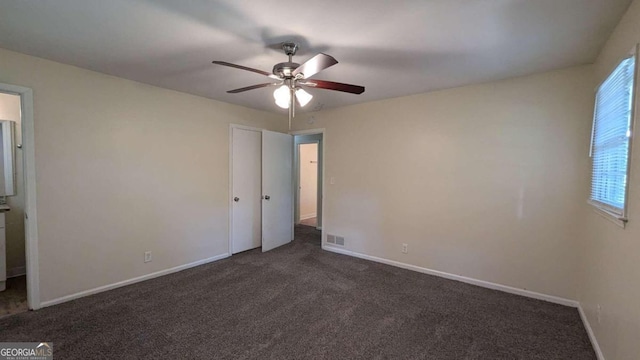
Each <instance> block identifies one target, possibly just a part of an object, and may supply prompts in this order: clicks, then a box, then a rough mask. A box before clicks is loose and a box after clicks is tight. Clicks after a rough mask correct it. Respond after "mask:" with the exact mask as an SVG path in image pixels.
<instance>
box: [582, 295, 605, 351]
mask: <svg viewBox="0 0 640 360" xmlns="http://www.w3.org/2000/svg"><path fill="white" fill-rule="evenodd" d="M578 312H579V313H580V318H581V319H582V323H583V324H584V328H585V329H586V330H587V334H588V335H589V340H590V341H591V346H592V347H593V351H595V353H596V357H597V358H598V360H605V359H604V354H603V353H602V350H601V349H600V344H598V339H596V335H595V333H594V332H593V329H592V328H591V324H590V323H589V319H588V318H587V314H585V312H584V310H582V305H580V303H578Z"/></svg>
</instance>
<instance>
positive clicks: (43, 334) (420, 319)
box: [0, 228, 595, 360]
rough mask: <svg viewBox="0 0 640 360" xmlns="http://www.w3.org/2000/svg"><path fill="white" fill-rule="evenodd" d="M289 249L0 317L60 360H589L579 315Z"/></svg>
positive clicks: (4, 325)
mask: <svg viewBox="0 0 640 360" xmlns="http://www.w3.org/2000/svg"><path fill="white" fill-rule="evenodd" d="M298 230H300V231H299V233H300V234H301V235H300V236H298V238H297V239H296V241H294V242H293V243H291V244H289V245H286V246H283V247H281V248H278V249H276V250H273V251H271V252H268V253H265V254H263V253H261V252H260V250H259V249H258V250H253V251H248V252H245V253H242V254H238V255H235V256H233V257H232V258H229V259H226V260H222V261H218V262H216V263H212V264H208V265H203V266H199V267H197V268H193V269H189V270H185V271H182V272H180V273H176V274H172V275H168V276H164V277H161V278H157V279H153V280H149V281H146V282H143V283H139V284H135V285H131V286H127V287H124V288H120V289H116V290H112V291H109V292H106V293H102V294H98V295H94V296H90V297H86V298H83V299H79V300H76V301H72V302H69V303H65V304H62V305H58V306H54V307H50V308H45V309H42V310H39V311H36V312H28V313H22V314H18V315H13V316H9V317H7V318H3V319H0V341H53V343H54V357H55V358H56V359H147V358H154V359H155V358H159V359H323V358H324V359H345V358H356V359H544V360H549V359H563V360H564V359H595V354H594V352H593V349H592V348H591V346H590V343H589V339H588V337H587V334H586V332H585V330H584V328H583V326H582V323H581V321H580V317H579V315H578V312H577V311H576V309H572V308H568V307H564V306H560V305H555V304H551V303H546V302H543V301H537V300H532V299H528V298H524V297H519V296H515V295H510V294H506V293H502V292H498V291H493V290H488V289H484V288H480V287H475V286H471V285H467V284H464V283H460V282H456V281H451V280H445V279H441V278H437V277H433V276H428V275H424V274H420V273H416V272H412V271H407V270H402V269H399V268H395V267H391V266H386V265H382V264H378V263H373V262H369V261H365V260H360V259H355V258H351V257H347V256H343V255H337V254H333V253H329V252H325V251H322V250H321V249H320V248H319V246H318V244H319V233H318V232H317V231H316V230H310V229H308V228H299V229H298Z"/></svg>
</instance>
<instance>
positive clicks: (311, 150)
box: [298, 142, 318, 227]
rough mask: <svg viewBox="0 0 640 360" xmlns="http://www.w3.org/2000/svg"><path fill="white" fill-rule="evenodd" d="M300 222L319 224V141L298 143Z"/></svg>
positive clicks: (309, 224)
mask: <svg viewBox="0 0 640 360" xmlns="http://www.w3.org/2000/svg"><path fill="white" fill-rule="evenodd" d="M298 154H299V157H298V194H299V195H298V208H299V209H300V210H299V213H300V224H301V225H307V226H313V227H317V226H318V143H317V142H316V143H310V144H298Z"/></svg>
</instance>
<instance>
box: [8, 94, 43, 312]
mask: <svg viewBox="0 0 640 360" xmlns="http://www.w3.org/2000/svg"><path fill="white" fill-rule="evenodd" d="M0 92H3V93H7V94H13V95H18V96H20V109H21V114H20V115H21V127H22V161H23V169H24V170H23V171H24V174H23V177H24V185H25V186H24V202H25V204H24V205H25V206H24V208H25V210H24V214H25V220H26V221H25V239H24V242H25V254H24V255H25V261H26V270H27V306H28V307H29V309H31V310H38V309H40V307H41V306H40V273H39V263H38V215H37V203H36V155H35V123H34V117H33V90H31V89H30V88H28V87H24V86H17V85H11V84H4V83H0Z"/></svg>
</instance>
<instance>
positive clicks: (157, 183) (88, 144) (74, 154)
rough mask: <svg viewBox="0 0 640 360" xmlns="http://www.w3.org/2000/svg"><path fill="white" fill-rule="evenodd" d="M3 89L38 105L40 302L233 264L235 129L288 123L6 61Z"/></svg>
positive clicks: (6, 57) (34, 63)
mask: <svg viewBox="0 0 640 360" xmlns="http://www.w3.org/2000/svg"><path fill="white" fill-rule="evenodd" d="M0 82H2V83H10V84H15V85H21V86H26V87H29V88H32V89H33V94H34V106H35V109H34V113H35V145H36V148H35V152H36V172H37V179H36V180H37V197H38V199H37V200H38V230H39V244H38V248H39V252H40V295H41V300H42V301H47V300H52V299H56V298H58V297H61V296H64V295H69V294H73V293H76V292H79V291H83V290H87V289H92V288H95V287H98V286H102V285H107V284H112V283H115V282H118V281H122V280H126V279H130V278H133V277H136V276H141V275H144V274H149V273H152V272H155V271H159V270H163V269H167V268H171V267H175V266H179V265H183V264H188V263H191V262H195V261H198V260H202V259H206V258H210V257H213V256H216V255H220V254H225V253H227V251H228V187H229V172H228V169H229V123H237V124H245V125H250V126H256V127H264V128H268V129H272V130H284V129H285V124H286V121H284V120H283V119H282V117H281V116H278V115H273V114H269V113H265V112H261V111H255V110H251V109H247V108H242V107H239V106H235V105H230V104H225V103H221V102H217V101H213V100H209V99H205V98H201V97H196V96H192V95H187V94H183V93H179V92H175V91H170V90H165V89H160V88H156V87H152V86H148V85H144V84H140V83H136V82H132V81H128V80H123V79H120V78H116V77H111V76H106V75H102V74H99V73H95V72H91V71H87V70H83V69H79V68H76V67H72V66H67V65H62V64H59V63H55V62H51V61H47V60H43V59H40V58H35V57H31V56H26V55H21V54H17V53H14V52H9V51H6V50H0ZM147 250H150V251H152V252H153V261H152V262H151V263H147V264H145V263H143V258H144V256H143V255H144V252H145V251H147Z"/></svg>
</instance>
